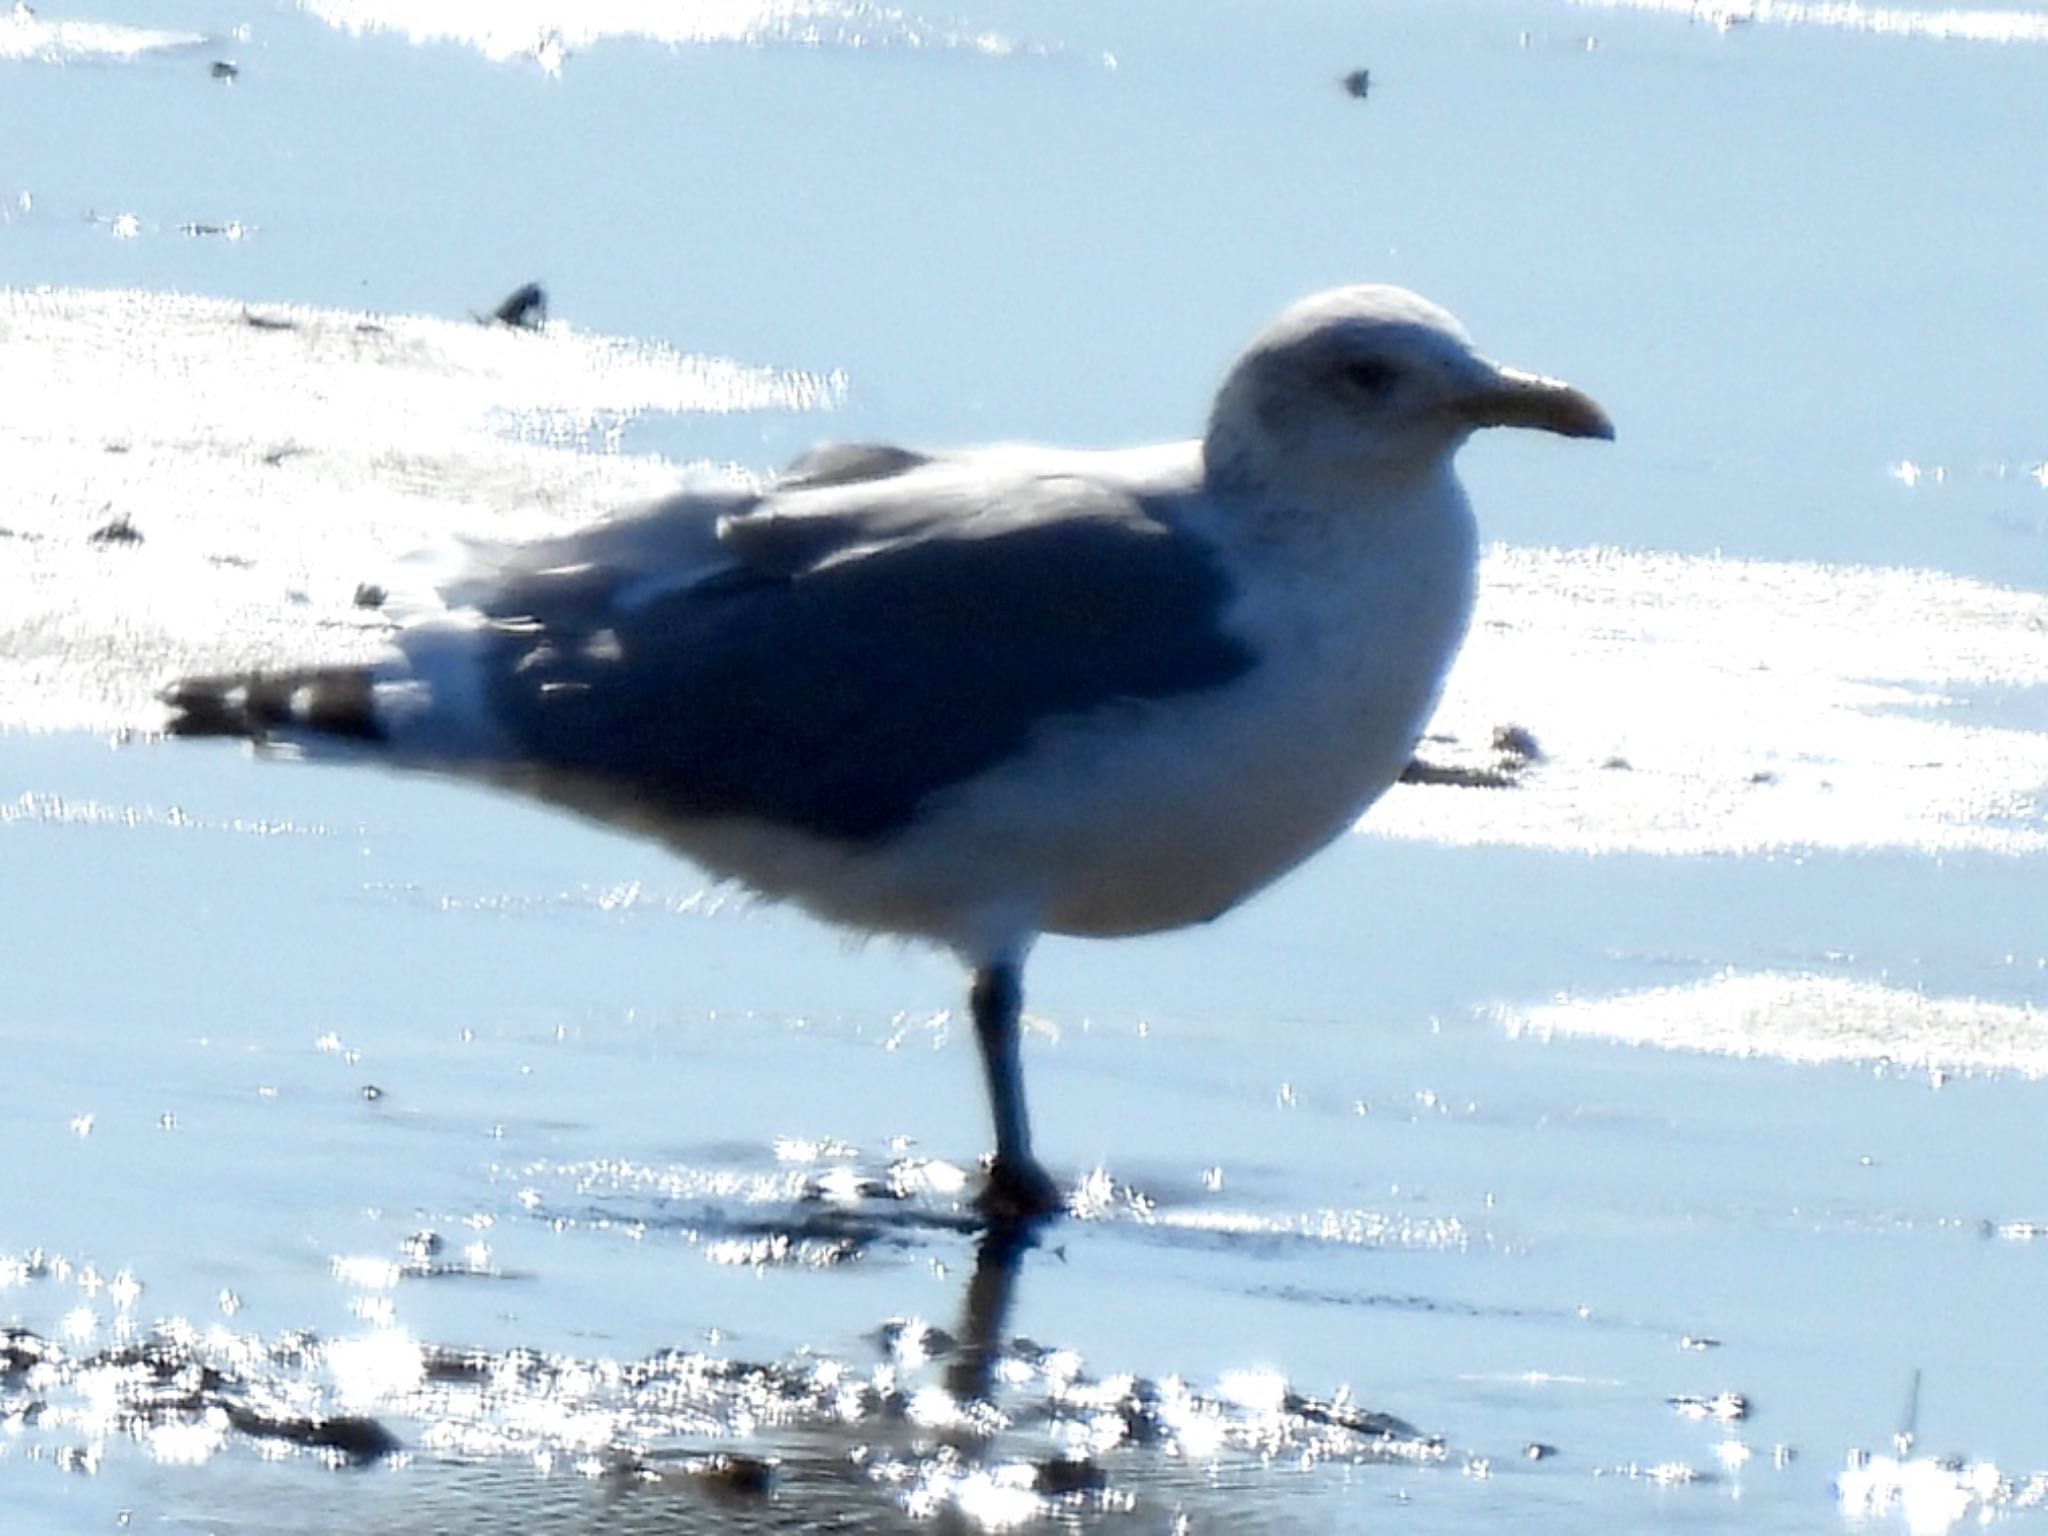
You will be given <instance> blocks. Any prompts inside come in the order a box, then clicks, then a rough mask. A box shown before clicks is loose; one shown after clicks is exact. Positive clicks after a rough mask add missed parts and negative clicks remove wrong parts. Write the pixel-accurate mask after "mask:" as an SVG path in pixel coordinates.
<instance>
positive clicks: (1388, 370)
mask: <svg viewBox="0 0 2048 1536" xmlns="http://www.w3.org/2000/svg"><path fill="white" fill-rule="evenodd" d="M1340 372H1341V373H1342V374H1343V377H1344V382H1345V383H1346V384H1349V385H1350V386H1351V387H1352V388H1353V389H1355V390H1357V391H1358V392H1359V393H1360V394H1362V395H1367V396H1370V397H1371V398H1373V399H1375V400H1377V399H1379V398H1380V397H1381V396H1382V395H1384V394H1386V393H1387V391H1388V390H1390V389H1392V388H1393V387H1394V381H1395V379H1397V378H1398V377H1399V376H1400V374H1399V371H1398V370H1397V369H1396V368H1395V367H1394V365H1393V364H1391V363H1382V362H1379V361H1377V360H1375V359H1373V358H1369V357H1368V358H1361V359H1359V360H1358V361H1357V362H1352V363H1346V364H1345V365H1344V366H1343V368H1342V369H1341V370H1340Z"/></svg>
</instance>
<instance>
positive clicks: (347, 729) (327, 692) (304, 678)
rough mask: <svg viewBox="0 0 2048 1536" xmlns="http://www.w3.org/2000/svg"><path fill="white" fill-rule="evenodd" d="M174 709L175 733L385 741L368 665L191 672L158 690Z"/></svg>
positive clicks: (253, 738)
mask: <svg viewBox="0 0 2048 1536" xmlns="http://www.w3.org/2000/svg"><path fill="white" fill-rule="evenodd" d="M157 697H158V698H160V699H161V700H162V701H163V702H164V703H165V704H166V705H167V706H169V708H170V710H171V718H170V721H169V723H168V724H167V725H166V727H165V729H166V730H167V731H169V733H170V734H171V735H173V736H237V737H245V738H247V739H249V740H251V741H263V740H265V739H267V738H269V737H270V736H272V735H275V734H277V733H279V732H284V731H305V732H309V733H312V734H314V735H320V736H339V737H348V738H351V739H353V740H357V741H382V740H383V739H384V729H383V726H382V725H381V724H380V723H379V722H378V719H377V711H376V693H375V689H374V687H373V685H372V680H371V676H370V672H369V669H368V668H365V667H328V668H320V669H313V670H304V671H296V672H276V673H265V672H245V673H236V674H228V675H223V676H218V677H188V678H183V679H181V680H179V681H178V682H175V683H173V684H171V685H170V687H168V688H166V689H164V690H163V691H162V692H161V693H159V694H158V695H157Z"/></svg>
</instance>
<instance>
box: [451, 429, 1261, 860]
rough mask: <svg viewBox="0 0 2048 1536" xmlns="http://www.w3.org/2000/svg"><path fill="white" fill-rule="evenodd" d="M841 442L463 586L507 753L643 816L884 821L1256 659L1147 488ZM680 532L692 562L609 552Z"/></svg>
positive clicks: (1205, 554)
mask: <svg viewBox="0 0 2048 1536" xmlns="http://www.w3.org/2000/svg"><path fill="white" fill-rule="evenodd" d="M849 452H853V453H857V454H859V455H860V456H861V457H859V458H857V459H841V460H837V461H829V462H827V463H825V464H824V465H823V471H824V472H823V473H820V474H815V475H809V476H807V475H805V474H803V473H802V467H803V466H802V463H801V462H800V464H799V465H798V466H797V472H796V473H795V474H793V475H792V477H791V478H789V479H787V480H785V481H784V482H782V483H781V484H779V485H778V486H776V487H773V488H771V489H770V490H768V491H766V492H763V493H760V494H758V495H755V496H751V497H748V498H746V499H745V500H743V501H742V500H733V501H731V502H728V503H726V504H724V505H721V506H717V507H707V506H705V505H702V504H701V503H700V502H699V501H694V500H692V499H690V498H679V499H678V500H677V501H675V502H671V503H669V504H666V505H665V506H663V507H657V508H655V509H652V510H651V511H649V512H645V513H642V514H640V518H641V519H643V520H652V522H653V524H654V525H655V526H653V527H643V528H640V529H638V530H637V531H623V532H622V531H621V530H620V529H619V528H618V527H611V528H610V529H609V531H608V532H607V531H605V528H606V525H600V530H599V532H598V533H597V535H596V536H595V538H594V540H592V541H591V542H589V543H587V544H585V545H584V546H582V547H579V546H578V542H577V540H576V538H575V537H574V536H572V537H571V538H570V539H568V540H560V541H552V543H553V547H552V548H551V549H550V551H549V553H548V557H547V560H546V562H545V563H544V564H542V565H540V566H538V567H536V566H534V565H531V564H529V565H528V566H527V567H526V568H525V569H523V570H520V571H516V572H511V573H508V574H507V575H506V577H505V578H504V580H503V581H502V583H501V584H500V585H499V586H498V587H497V588H496V589H495V590H492V591H490V592H488V593H485V594H480V595H477V602H478V606H479V607H480V608H481V609H482V610H483V612H484V613H485V614H486V615H487V616H488V617H490V618H491V619H493V620H494V621H495V622H494V623H493V624H492V625H491V626H489V627H488V629H487V630H486V637H485V639H484V642H483V643H484V646H485V651H484V653H483V655H482V656H481V657H480V658H479V660H480V663H481V668H482V678H483V686H484V688H485V691H486V692H485V708H486V711H487V713H488V715H489V717H490V719H491V722H492V724H493V725H494V726H495V727H496V728H497V730H498V731H499V733H500V734H501V735H502V736H503V737H504V738H506V742H507V745H508V747H509V748H510V750H511V751H512V752H513V753H515V754H516V756H517V757H518V758H519V759H520V763H519V764H518V765H516V766H517V767H519V769H520V770H521V772H520V775H519V776H520V777H522V778H526V779H527V782H530V783H531V784H532V785H533V787H535V788H536V789H538V790H539V791H540V792H541V793H543V794H546V793H549V792H550V784H549V780H550V779H551V778H553V777H555V776H566V781H565V782H563V783H561V784H559V785H558V786H557V787H556V788H557V791H558V792H559V794H560V797H561V798H564V799H567V800H570V801H571V802H572V803H576V804H579V805H581V806H583V807H584V808H585V809H590V808H593V802H595V803H596V804H597V805H600V806H610V807H616V809H617V810H618V812H619V813H620V814H621V815H623V816H626V817H628V818H630V819H633V820H637V821H643V822H646V821H652V822H657V823H658V822H660V821H663V820H670V819H676V818H691V817H704V816H727V815H739V816H750V817H758V818H762V819H765V820H769V821H773V822H777V823H782V824H786V825H790V826H795V827H799V828H802V829H804V830H806V831H808V832H811V833H814V834H818V835H822V836H826V837H832V838H840V839H846V840H862V839H872V838H877V837H884V836H887V835H888V834H890V833H891V832H893V831H895V830H897V829H899V828H901V827H902V826H904V825H905V824H906V823H907V822H908V821H909V820H910V819H911V818H912V817H913V816H914V815H915V813H916V811H917V808H918V806H919V805H920V803H921V802H922V801H923V800H924V799H925V798H926V797H927V796H929V795H931V794H932V793H933V792H934V791H936V790H939V789H942V788H944V787H945V786H947V785H949V784H953V783H957V782H959V781H961V780H963V779H967V778H971V777H973V776H974V775H976V774H978V773H981V772H983V771H985V770H987V769H988V768H990V767H992V766H994V765H995V764H996V763H998V762H999V761H1001V760H1002V759H1003V758H1005V757H1007V756H1009V755H1011V754H1013V753H1015V752H1017V751H1019V750H1020V749H1021V748H1022V747H1023V746H1024V745H1025V743H1026V741H1027V739H1028V738H1029V736H1030V735H1031V733H1032V731H1033V730H1034V729H1035V728H1036V727H1037V726H1038V725H1039V724H1040V722H1042V721H1045V720H1047V719H1050V718H1053V717H1056V716H1067V715H1080V714H1085V713H1086V712H1088V711H1090V710H1094V709H1099V708H1101V707H1103V706H1105V705H1109V704H1112V703H1114V702H1117V701H1127V700H1143V699H1157V698H1164V697H1168V696H1171V695H1176V694H1183V693H1188V692H1192V691H1196V690H1200V689H1205V688H1212V687H1216V686H1218V685H1220V684H1222V683H1225V682H1228V681H1229V680H1231V679H1232V678H1235V677H1237V676H1239V675H1240V674H1242V673H1243V672H1245V671H1246V670H1247V669H1248V668H1249V667H1250V666H1251V664H1252V657H1251V655H1250V653H1249V652H1248V650H1247V649H1246V647H1245V646H1244V644H1243V643H1242V642H1241V641H1240V640H1238V639H1237V638H1235V637H1234V636H1232V635H1231V634H1230V633H1228V632H1227V631H1226V630H1225V629H1224V628H1223V627H1222V614H1223V611H1224V609H1225V607H1226V606H1227V604H1228V601H1229V599H1230V596H1231V587H1230V583H1229V581H1228V579H1227V577H1226V575H1225V573H1224V571H1223V569H1222V567H1221V566H1220V565H1219V563H1218V561H1217V559H1216V557H1215V555H1214V554H1213V552H1212V550H1211V549H1210V547H1209V546H1208V545H1207V544H1206V543H1205V542H1204V541H1203V540H1201V539H1200V538H1199V537H1198V536H1196V535H1194V534H1192V533H1189V532H1188V531H1186V530H1185V529H1182V528H1180V527H1177V526H1175V524H1174V523H1173V522H1171V521H1170V520H1169V519H1168V518H1167V517H1166V516H1164V515H1163V514H1162V512H1161V511H1160V509H1158V508H1156V507H1153V506H1151V505H1149V504H1147V502H1146V501H1145V500H1144V499H1143V498H1141V497H1140V496H1137V495H1135V494H1133V493H1131V492H1129V491H1127V490H1123V489H1120V488H1117V487H1114V486H1111V485H1108V484H1105V483H1103V482H1102V481H1099V480H1096V479H1093V478H1091V477H1085V476H1080V475H1074V474H1057V475H1054V474H1020V473H1017V472H1016V471H1014V470H1006V471H1004V472H1003V473H1002V474H1000V475H994V474H988V473H981V474H976V473H974V472H972V470H971V469H963V468H962V462H961V461H927V460H924V459H921V458H919V457H917V456H914V455H907V454H905V455H901V456H900V457H890V458H887V459H884V458H881V457H877V455H879V454H891V455H894V454H896V453H897V452H898V451H895V450H875V449H867V448H862V449H859V450H849ZM664 520H668V521H670V522H688V523H689V525H690V527H689V529H688V530H687V533H686V534H685V533H678V532H676V531H675V530H673V529H665V528H663V527H661V526H660V525H661V524H662V523H663V521H664ZM707 528H709V529H711V530H713V537H714V538H715V542H716V545H717V547H718V549H719V550H720V551H722V552H723V555H724V559H723V563H721V564H718V565H716V566H715V567H710V568H707V567H706V565H705V563H704V559H703V547H702V540H703V537H704V533H705V530H706V529H707ZM671 546H672V547H674V548H677V549H682V548H688V549H689V550H691V551H693V554H692V558H691V561H690V562H686V563H691V564H693V565H694V566H695V569H694V570H692V571H691V572H689V573H688V574H686V575H683V576H681V577H680V578H679V577H678V575H677V573H676V572H675V571H674V570H673V568H671V569H670V570H663V569H661V568H659V567H656V568H651V569H650V568H649V567H648V566H647V565H645V564H643V563H641V562H640V561H638V560H632V559H629V560H626V561H624V562H619V561H617V560H615V559H608V558H607V553H610V554H612V555H616V554H618V553H620V552H624V553H627V554H631V553H632V552H634V551H637V550H643V549H659V548H664V547H671ZM527 768H531V769H534V770H538V772H537V773H534V774H532V775H531V776H530V777H528V775H527V774H526V773H525V771H524V770H525V769H527Z"/></svg>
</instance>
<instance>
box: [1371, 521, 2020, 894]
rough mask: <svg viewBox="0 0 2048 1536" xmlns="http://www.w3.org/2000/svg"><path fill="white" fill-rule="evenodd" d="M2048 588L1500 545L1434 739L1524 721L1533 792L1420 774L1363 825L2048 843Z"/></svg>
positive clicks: (1448, 830)
mask: <svg viewBox="0 0 2048 1536" xmlns="http://www.w3.org/2000/svg"><path fill="white" fill-rule="evenodd" d="M2044 686H2048V596H2044V595H2043V594H2040V593H2035V592H2023V591H2014V590H2010V589H2007V588H2002V587H1994V586H1990V585H1987V584H1985V583H1983V582H1977V581H1970V580H1965V579H1963V578H1961V577H1955V576H1947V575H1942V574H1939V573H1936V572H1931V571H1916V570H1898V569H1873V568H1864V567H1855V566H1826V565H1808V564H1795V563H1771V562H1764V561H1753V560H1734V559H1719V558H1712V557H1700V556H1686V555H1669V554H1657V553H1634V552H1623V551H1619V550H1610V549H1577V550H1559V549H1508V548H1502V547H1497V548H1495V549H1494V550H1492V551H1491V552H1490V553H1489V555H1488V556H1487V559H1486V562H1485V567H1484V570H1483V572H1482V576H1481V583H1480V598H1479V611H1478V615H1477V617H1476V619H1475V622H1474V624H1473V631H1472V636H1471V638H1470V640H1468V641H1467V643H1466V648H1465V652H1464V655H1463V656H1462V657H1460V659H1459V661H1458V664H1457V666H1456V668H1455V669H1454V671H1453V672H1452V674H1451V684H1450V691H1449V694H1448V696H1447V697H1446V699H1445V701H1444V704H1443V706H1442V708H1441V709H1440V710H1439V711H1438V714H1437V718H1436V720H1435V721H1434V722H1433V723H1432V726H1431V731H1432V735H1433V736H1437V737H1443V736H1449V737H1453V738H1455V741H1452V742H1442V741H1437V742H1425V743H1424V745H1423V748H1422V753H1421V755H1422V756H1423V757H1424V758H1425V759H1435V758H1445V759H1448V760H1449V761H1452V762H1454V763H1455V762H1456V761H1458V760H1459V759H1460V758H1461V757H1463V758H1466V759H1470V758H1471V757H1472V755H1473V753H1474V751H1475V749H1477V748H1479V747H1480V746H1481V744H1486V743H1490V742H1491V741H1492V740H1493V738H1494V734H1495V732H1496V730H1497V729H1498V728H1499V727H1500V726H1501V725H1502V724H1504V723H1506V722H1513V723H1515V724H1516V725H1518V726H1520V727H1522V728H1524V729H1525V730H1526V731H1527V732H1528V733H1529V734H1530V735H1531V736H1533V745H1534V746H1535V748H1536V749H1537V752H1538V756H1537V757H1536V758H1535V759H1534V760H1533V761H1531V762H1529V763H1528V764H1527V766H1526V768H1523V769H1521V770H1520V771H1518V772H1517V773H1516V774H1515V775H1514V783H1513V787H1511V788H1500V789H1444V788H1442V787H1439V786H1435V785H1401V786H1398V787H1396V788H1395V789H1394V790H1393V791H1392V792H1391V793H1390V794H1389V795H1388V796H1387V797H1386V799H1385V801H1384V802H1382V803H1381V804H1380V805H1378V806H1376V807H1374V808H1373V810H1372V811H1371V812H1370V813H1369V814H1368V815H1367V816H1366V817H1365V819H1364V820H1363V822H1362V823H1361V830H1363V831H1367V832H1371V833H1375V834H1377V835H1381V836H1390V837H1407V838H1416V839H1422V840H1428V841H1432V842H1453V843H1515V844H1522V845H1525V846H1533V847H1544V848H1558V849H1571V850H1579V851H1585V852H1604V851H1614V850H1620V849H1630V850H1640V851H1647V852H1653V853H1668V854H1687V853H1713V852H1738V853H1740V852H1754V851H1760V850H1768V849H1778V848H1844V849H1846V848H1883V847H1893V848H1897V847H1904V848H1913V849H1918V850H1922V851H1926V852H1940V851H1949V850H1960V849H1979V850H1987V851H1996V852H2004V853H2034V852H2038V851H2040V850H2042V849H2043V848H2048V813H2044V809H2043V792H2044V787H2048V692H2040V693H2039V695H2038V697H2039V703H2038V704H2037V705H2036V706H2035V709H2036V713H2037V715H2038V718H2034V719H2030V718H2026V717H2025V716H2024V714H2022V716H2021V718H2020V719H2019V720H2018V721H2017V722H2015V721H2012V720H2003V719H2002V720H2000V721H1999V722H1997V723H1992V722H1991V721H1989V720H1985V719H1979V718H1977V717H1976V715H1975V712H1974V710H1973V707H1972V697H1971V696H1972V694H1973V693H1974V692H1977V691H1980V690H1985V689H1997V690H2003V691H2008V692H2015V693H2019V694H2021V695H2025V693H2026V690H2043V689H2044Z"/></svg>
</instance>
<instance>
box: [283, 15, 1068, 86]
mask: <svg viewBox="0 0 2048 1536" xmlns="http://www.w3.org/2000/svg"><path fill="white" fill-rule="evenodd" d="M300 4H301V5H302V6H303V8H304V9H305V10H306V11H307V12H308V13H309V14H310V15H312V16H314V17H316V18H317V19H319V20H321V21H324V22H326V23H327V24H328V25H329V26H332V27H338V28H341V29H343V30H345V31H349V32H396V33H399V34H400V35H402V36H404V37H405V38H407V39H408V40H410V41H412V42H414V43H438V42H453V43H462V44H466V45H468V46H469V47H472V48H475V49H477V50H478V51H480V52H481V53H482V54H483V55H484V56H485V57H486V58H488V59H490V60H492V61H493V62H497V63H505V62H510V61H514V60H528V61H531V62H533V63H536V64H538V65H539V66H540V67H541V68H542V69H544V70H546V71H547V72H548V73H550V74H556V73H559V72H560V71H561V68H562V65H563V63H564V62H565V61H566V60H567V59H568V57H569V56H570V55H571V54H574V53H579V52H581V51H583V50H584V49H586V48H589V47H590V46H591V45H592V44H594V43H598V42H602V41H605V40H607V39H612V38H634V39H639V40H641V41H644V42H653V43H661V44H666V45H667V46H669V47H684V46H696V45H703V44H709V43H737V44H741V45H743V46H747V47H763V46H768V45H775V44H783V45H793V46H797V47H806V48H911V49H952V50H964V51H967V52H972V53H981V54H988V55H995V56H1007V55H1012V54H1044V53H1049V52H1052V51H1054V50H1050V49H1047V48H1043V47H1038V46H1035V45H1032V44H1027V43H1024V42H1021V41H1019V40H1017V39H1015V38H1012V37H1008V36H1006V35H1004V34H1002V33H998V32H988V31H980V30H976V29H974V28H971V27H965V26H961V25H958V24H952V23H946V22H938V21H931V20H927V19H925V18H922V17H919V16H915V15H912V14H910V13H909V12H906V11H903V10H899V9H897V8H896V7H895V6H888V5H876V4H871V3H867V0H693V3H690V4H684V5H676V4H665V3H662V0H580V3H576V4H564V3H563V0H499V3H495V4H492V5H476V4H473V3H469V0H300Z"/></svg>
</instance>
